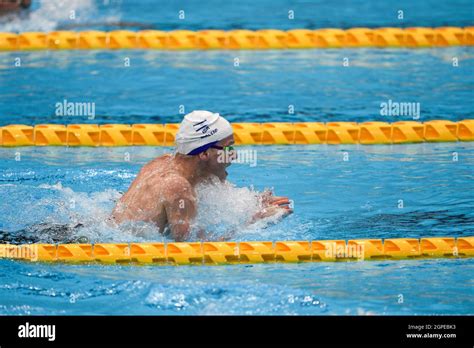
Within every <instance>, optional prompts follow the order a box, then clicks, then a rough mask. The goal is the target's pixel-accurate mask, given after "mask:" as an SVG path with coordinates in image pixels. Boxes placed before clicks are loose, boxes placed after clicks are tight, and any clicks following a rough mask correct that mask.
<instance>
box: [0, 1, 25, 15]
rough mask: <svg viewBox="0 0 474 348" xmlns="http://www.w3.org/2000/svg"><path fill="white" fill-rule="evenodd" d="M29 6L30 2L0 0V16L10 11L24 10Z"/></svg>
mask: <svg viewBox="0 0 474 348" xmlns="http://www.w3.org/2000/svg"><path fill="white" fill-rule="evenodd" d="M30 6H31V0H0V14H2V13H6V12H12V11H19V10H26V9H27V8H29V7H30Z"/></svg>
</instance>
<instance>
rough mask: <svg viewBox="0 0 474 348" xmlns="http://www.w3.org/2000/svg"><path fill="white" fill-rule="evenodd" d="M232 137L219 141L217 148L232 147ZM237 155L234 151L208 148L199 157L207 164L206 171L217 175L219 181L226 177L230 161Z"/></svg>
mask: <svg viewBox="0 0 474 348" xmlns="http://www.w3.org/2000/svg"><path fill="white" fill-rule="evenodd" d="M234 143H235V141H234V136H233V135H231V136H228V137H227V138H224V139H222V140H221V141H219V142H218V143H217V144H216V146H217V147H225V146H232V145H234ZM236 157H237V154H236V152H235V151H225V150H220V149H215V148H210V149H208V150H206V151H205V152H204V153H203V156H201V159H202V160H205V161H206V162H207V163H206V164H207V168H208V170H209V171H210V172H211V173H213V174H215V175H217V176H218V177H219V178H220V179H222V180H223V179H225V178H226V177H227V172H226V170H225V169H226V168H227V167H228V166H230V165H231V161H232V160H234V159H236Z"/></svg>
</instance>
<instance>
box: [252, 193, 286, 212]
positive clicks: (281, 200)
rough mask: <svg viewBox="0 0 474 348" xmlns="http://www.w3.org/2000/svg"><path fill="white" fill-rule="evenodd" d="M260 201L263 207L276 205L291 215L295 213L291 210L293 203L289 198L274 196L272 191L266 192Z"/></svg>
mask: <svg viewBox="0 0 474 348" xmlns="http://www.w3.org/2000/svg"><path fill="white" fill-rule="evenodd" d="M260 199H261V203H262V206H263V207H268V206H272V205H276V206H280V207H282V208H285V209H287V210H289V211H290V214H291V213H292V212H293V210H292V209H290V204H291V202H290V200H289V198H288V197H283V196H274V195H273V192H272V191H269V190H265V191H264V192H263V193H262V194H261V195H260Z"/></svg>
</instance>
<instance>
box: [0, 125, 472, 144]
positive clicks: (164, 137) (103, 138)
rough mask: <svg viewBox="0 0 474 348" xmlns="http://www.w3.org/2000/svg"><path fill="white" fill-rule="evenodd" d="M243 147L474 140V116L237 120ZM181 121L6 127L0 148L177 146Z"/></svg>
mask: <svg viewBox="0 0 474 348" xmlns="http://www.w3.org/2000/svg"><path fill="white" fill-rule="evenodd" d="M232 127H233V129H234V138H235V143H236V144H237V145H291V144H366V145H370V144H403V143H422V142H456V141H474V120H463V121H459V122H452V121H448V120H433V121H427V122H424V123H421V122H415V121H400V122H394V123H386V122H363V123H355V122H328V123H321V122H299V123H298V122H296V123H285V122H271V123H233V124H232ZM178 129H179V123H172V124H133V125H126V124H104V125H96V124H70V125H67V126H66V125H57V124H40V125H36V126H27V125H7V126H3V127H0V146H3V147H16V146H93V147H94V146H173V145H174V140H175V135H176V132H177V131H178Z"/></svg>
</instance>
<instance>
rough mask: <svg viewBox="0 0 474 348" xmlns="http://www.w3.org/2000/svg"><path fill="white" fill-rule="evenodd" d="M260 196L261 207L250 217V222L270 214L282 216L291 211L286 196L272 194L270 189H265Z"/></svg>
mask: <svg viewBox="0 0 474 348" xmlns="http://www.w3.org/2000/svg"><path fill="white" fill-rule="evenodd" d="M260 198H261V204H262V209H261V210H260V211H259V212H257V213H256V214H255V215H254V216H253V217H252V219H251V220H250V221H249V223H250V224H253V223H255V222H256V221H258V220H261V219H266V218H269V217H272V216H275V217H278V218H284V217H287V216H288V215H290V214H292V213H293V209H291V208H290V200H289V199H288V197H280V196H274V195H273V193H272V192H271V191H265V192H263V193H262V194H261V196H260Z"/></svg>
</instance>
